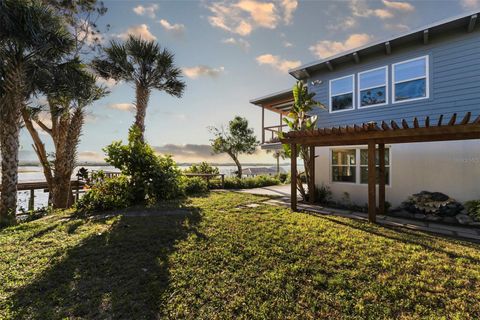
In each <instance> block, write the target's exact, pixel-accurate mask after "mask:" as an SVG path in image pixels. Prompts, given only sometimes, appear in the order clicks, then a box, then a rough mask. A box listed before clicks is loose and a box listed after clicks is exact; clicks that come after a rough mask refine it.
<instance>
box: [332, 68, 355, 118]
mask: <svg viewBox="0 0 480 320" xmlns="http://www.w3.org/2000/svg"><path fill="white" fill-rule="evenodd" d="M354 81H355V80H354V77H353V75H350V76H346V77H342V78H338V79H334V80H330V112H338V111H346V110H352V109H354V104H353V91H354V90H353V88H355V83H354Z"/></svg>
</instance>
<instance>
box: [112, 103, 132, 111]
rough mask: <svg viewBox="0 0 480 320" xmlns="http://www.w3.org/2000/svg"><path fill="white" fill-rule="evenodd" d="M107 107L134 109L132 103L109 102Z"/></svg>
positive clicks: (125, 109)
mask: <svg viewBox="0 0 480 320" xmlns="http://www.w3.org/2000/svg"><path fill="white" fill-rule="evenodd" d="M107 107H108V108H110V109H114V110H120V111H129V112H133V111H135V106H134V105H133V104H132V103H110V104H108V105H107Z"/></svg>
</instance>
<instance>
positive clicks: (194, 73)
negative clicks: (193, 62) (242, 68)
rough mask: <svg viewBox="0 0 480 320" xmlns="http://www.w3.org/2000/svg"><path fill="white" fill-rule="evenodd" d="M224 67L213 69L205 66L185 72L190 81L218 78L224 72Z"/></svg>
mask: <svg viewBox="0 0 480 320" xmlns="http://www.w3.org/2000/svg"><path fill="white" fill-rule="evenodd" d="M224 70H225V68H224V67H218V68H213V67H209V66H205V65H199V66H194V67H187V68H183V72H184V73H185V75H186V76H187V77H189V78H190V79H197V78H198V77H201V76H206V77H210V78H216V77H218V76H219V75H220V74H222V73H223V72H224Z"/></svg>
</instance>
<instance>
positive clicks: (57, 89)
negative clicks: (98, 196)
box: [22, 59, 106, 209]
mask: <svg viewBox="0 0 480 320" xmlns="http://www.w3.org/2000/svg"><path fill="white" fill-rule="evenodd" d="M51 74H52V75H53V76H52V77H49V78H48V79H41V78H40V79H38V80H37V84H38V86H39V88H40V90H41V91H42V93H44V94H46V97H47V101H48V103H47V105H46V106H39V107H38V108H28V109H27V108H25V109H24V110H23V112H22V116H23V120H24V123H25V127H26V128H27V130H28V131H29V133H30V135H31V137H32V139H33V142H34V145H33V147H34V150H35V152H36V154H37V156H38V159H39V160H40V163H41V165H42V167H43V172H44V175H45V179H46V181H47V184H48V187H49V190H51V202H52V205H53V208H56V209H58V208H67V207H69V206H70V205H71V204H72V201H73V197H72V193H71V177H72V173H73V170H74V169H75V160H76V153H77V147H78V144H79V142H80V135H81V132H82V127H83V124H84V121H85V109H86V108H87V106H89V105H90V104H91V103H92V102H94V101H95V100H98V99H100V98H101V97H103V96H104V95H105V93H106V91H105V90H104V89H103V88H102V87H99V86H97V85H96V84H95V82H96V78H95V76H93V75H92V74H91V73H90V72H88V71H87V70H86V66H85V65H83V64H81V63H80V61H79V60H78V59H74V60H72V61H69V62H67V63H64V64H61V65H59V66H57V67H56V68H55V70H52V72H51ZM40 112H47V114H48V118H49V120H50V122H51V126H50V127H48V126H47V124H45V123H44V122H43V121H42V119H40V117H39V116H38V115H39V113H40ZM34 122H35V123H36V124H37V125H38V126H39V127H40V128H41V129H42V130H43V131H45V132H46V133H48V135H50V137H51V138H52V140H53V145H54V149H55V152H54V157H53V159H52V160H51V161H50V159H49V158H48V153H47V151H46V149H45V145H44V143H43V141H42V140H41V138H40V135H39V133H38V131H37V129H36V127H35V126H34Z"/></svg>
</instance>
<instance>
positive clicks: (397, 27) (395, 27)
mask: <svg viewBox="0 0 480 320" xmlns="http://www.w3.org/2000/svg"><path fill="white" fill-rule="evenodd" d="M385 29H387V30H392V31H396V32H406V31H408V30H410V27H409V26H407V25H405V24H403V23H393V24H392V23H387V24H385Z"/></svg>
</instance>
